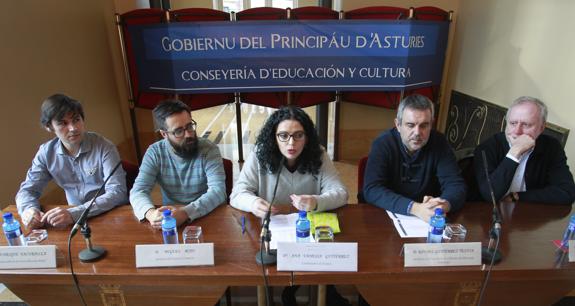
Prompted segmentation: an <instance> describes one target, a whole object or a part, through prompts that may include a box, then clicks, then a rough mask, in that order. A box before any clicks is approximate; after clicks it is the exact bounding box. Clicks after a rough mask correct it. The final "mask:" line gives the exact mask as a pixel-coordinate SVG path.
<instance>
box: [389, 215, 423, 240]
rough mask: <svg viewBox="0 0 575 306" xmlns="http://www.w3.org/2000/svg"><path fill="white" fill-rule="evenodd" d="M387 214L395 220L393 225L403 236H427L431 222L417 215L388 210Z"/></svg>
mask: <svg viewBox="0 0 575 306" xmlns="http://www.w3.org/2000/svg"><path fill="white" fill-rule="evenodd" d="M387 214H388V215H389V217H390V218H391V220H393V225H395V229H396V230H397V232H398V233H399V236H400V237H401V238H416V237H427V231H428V230H429V224H427V222H425V221H423V220H421V219H419V218H418V217H415V216H406V215H402V214H396V213H392V212H390V211H387Z"/></svg>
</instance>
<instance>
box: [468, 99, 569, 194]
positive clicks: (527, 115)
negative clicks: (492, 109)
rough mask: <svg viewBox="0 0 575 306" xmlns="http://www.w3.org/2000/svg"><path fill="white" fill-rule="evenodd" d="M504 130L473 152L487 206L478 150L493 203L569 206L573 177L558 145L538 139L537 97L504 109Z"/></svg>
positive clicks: (542, 113)
mask: <svg viewBox="0 0 575 306" xmlns="http://www.w3.org/2000/svg"><path fill="white" fill-rule="evenodd" d="M505 119H506V123H507V124H506V126H505V132H501V133H497V134H495V135H493V136H492V137H491V138H489V139H487V140H486V141H485V142H483V143H482V144H480V145H479V146H478V147H477V148H476V149H475V157H474V165H475V175H476V178H477V182H478V185H479V191H480V193H481V196H482V197H483V199H484V200H486V201H489V202H491V192H490V190H489V186H488V184H487V177H486V175H485V170H484V164H483V158H482V152H485V157H486V159H487V172H488V173H489V178H490V181H491V184H492V187H493V193H494V196H495V200H496V201H500V200H501V199H503V200H504V201H519V200H521V201H528V202H541V203H557V204H569V205H570V204H571V203H573V201H575V184H574V183H573V175H572V174H571V172H570V171H569V166H567V157H565V151H564V150H563V148H562V147H561V144H560V143H559V141H557V140H556V139H555V138H553V137H550V136H547V135H543V134H541V133H543V130H544V129H545V122H546V121H547V107H546V106H545V104H544V103H543V102H541V101H539V100H538V99H535V98H532V97H520V98H518V99H516V100H515V101H514V102H513V104H511V106H510V107H509V109H508V110H507V115H506V116H505Z"/></svg>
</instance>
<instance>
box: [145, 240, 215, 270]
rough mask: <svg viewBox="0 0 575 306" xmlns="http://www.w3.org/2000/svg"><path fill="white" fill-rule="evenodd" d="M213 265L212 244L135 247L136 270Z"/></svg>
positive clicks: (146, 245)
mask: <svg viewBox="0 0 575 306" xmlns="http://www.w3.org/2000/svg"><path fill="white" fill-rule="evenodd" d="M213 265H214V244H213V243H192V244H143V245H136V268H149V267H179V266H213Z"/></svg>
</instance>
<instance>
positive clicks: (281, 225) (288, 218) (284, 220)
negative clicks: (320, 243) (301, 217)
mask: <svg viewBox="0 0 575 306" xmlns="http://www.w3.org/2000/svg"><path fill="white" fill-rule="evenodd" d="M297 218H298V213H293V214H289V215H275V216H272V217H271V219H270V231H271V232H272V241H271V242H270V248H271V249H272V250H276V249H277V248H278V241H282V242H296V240H295V222H296V221H297ZM310 241H311V242H314V241H315V240H314V239H313V235H311V233H310Z"/></svg>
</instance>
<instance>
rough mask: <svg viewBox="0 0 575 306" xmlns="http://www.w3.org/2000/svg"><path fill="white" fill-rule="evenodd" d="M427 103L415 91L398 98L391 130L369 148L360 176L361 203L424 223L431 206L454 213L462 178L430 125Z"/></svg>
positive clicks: (461, 192) (430, 108) (459, 204)
mask: <svg viewBox="0 0 575 306" xmlns="http://www.w3.org/2000/svg"><path fill="white" fill-rule="evenodd" d="M433 118H434V109H433V103H432V102H431V101H430V100H429V99H428V98H426V97H424V96H421V95H411V96H408V97H406V98H404V99H403V100H402V101H401V103H400V104H399V107H398V109H397V116H396V119H395V128H392V129H390V130H388V131H385V132H383V133H382V134H381V135H380V136H379V137H377V138H376V139H375V140H374V141H373V144H372V146H371V151H370V152H369V158H368V160H367V166H366V170H365V175H364V185H363V195H364V197H365V200H366V202H367V203H370V204H372V205H375V206H377V207H381V208H384V209H386V210H388V211H390V212H393V213H400V214H404V215H414V216H417V217H418V218H420V219H422V220H424V221H426V222H429V219H430V218H431V216H433V214H434V210H435V209H436V208H442V209H443V211H444V212H449V211H456V210H458V209H459V208H461V207H462V206H463V204H464V202H465V192H466V187H465V182H464V181H463V178H461V176H460V170H459V167H458V166H457V163H456V161H455V155H454V154H453V150H451V147H449V144H448V143H447V140H446V139H445V137H444V136H443V134H441V133H439V132H437V131H435V130H433V129H432V127H433Z"/></svg>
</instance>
